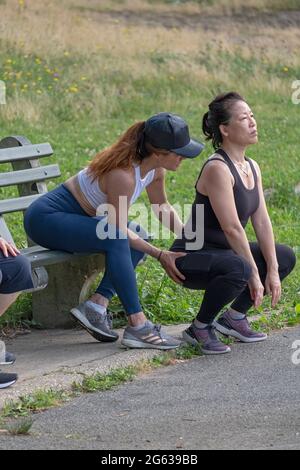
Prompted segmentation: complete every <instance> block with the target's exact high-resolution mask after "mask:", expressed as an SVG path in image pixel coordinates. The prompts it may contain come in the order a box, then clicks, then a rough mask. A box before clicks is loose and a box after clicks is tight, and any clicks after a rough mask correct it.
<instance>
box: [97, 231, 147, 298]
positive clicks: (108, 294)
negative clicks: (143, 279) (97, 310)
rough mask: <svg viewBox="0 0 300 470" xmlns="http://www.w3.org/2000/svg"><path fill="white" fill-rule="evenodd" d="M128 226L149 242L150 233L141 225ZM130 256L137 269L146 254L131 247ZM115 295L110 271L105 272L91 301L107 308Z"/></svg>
mask: <svg viewBox="0 0 300 470" xmlns="http://www.w3.org/2000/svg"><path fill="white" fill-rule="evenodd" d="M128 226H129V228H130V230H132V231H133V232H135V233H136V234H138V235H139V237H140V238H142V239H143V240H148V233H147V232H146V230H144V229H143V228H142V227H141V226H140V225H138V224H136V223H134V222H130V223H129V224H128ZM130 254H131V262H132V266H133V268H134V269H135V268H136V266H137V265H138V263H139V262H140V261H141V259H142V258H143V257H144V253H143V252H142V251H138V250H135V249H134V248H132V247H130ZM115 293H116V291H115V289H114V287H113V285H112V282H111V279H110V275H109V271H107V270H105V273H104V276H103V278H102V280H101V282H100V284H99V286H98V287H97V289H96V292H95V294H94V295H93V297H92V298H91V300H92V301H93V302H96V303H99V304H100V305H104V306H105V307H107V305H108V302H109V301H110V300H111V298H112V297H113V296H114V295H115ZM98 296H99V297H98ZM103 298H104V299H103Z"/></svg>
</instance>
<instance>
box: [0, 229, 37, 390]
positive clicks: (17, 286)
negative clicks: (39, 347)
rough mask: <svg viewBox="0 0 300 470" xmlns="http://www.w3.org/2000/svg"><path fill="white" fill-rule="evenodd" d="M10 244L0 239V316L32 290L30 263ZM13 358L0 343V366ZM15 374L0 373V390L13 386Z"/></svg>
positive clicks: (12, 361)
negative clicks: (22, 294)
mask: <svg viewBox="0 0 300 470" xmlns="http://www.w3.org/2000/svg"><path fill="white" fill-rule="evenodd" d="M19 253H20V252H19V250H18V249H17V248H15V247H14V246H13V245H12V244H11V243H8V242H7V241H6V240H4V239H3V238H1V237H0V316H1V315H3V314H4V313H5V312H6V310H7V309H8V307H9V306H10V305H11V304H12V303H13V302H14V301H15V300H16V298H17V297H18V295H19V293H20V292H21V291H22V290H26V289H32V288H33V283H32V278H31V268H30V263H29V261H28V260H27V258H25V257H24V256H22V255H20V254H19ZM14 362H15V356H14V354H12V353H9V352H6V350H5V344H4V343H3V341H0V365H10V364H13V363H14ZM17 378H18V377H17V374H6V373H4V372H0V389H1V388H6V387H9V386H10V385H13V384H14V383H15V382H16V380H17Z"/></svg>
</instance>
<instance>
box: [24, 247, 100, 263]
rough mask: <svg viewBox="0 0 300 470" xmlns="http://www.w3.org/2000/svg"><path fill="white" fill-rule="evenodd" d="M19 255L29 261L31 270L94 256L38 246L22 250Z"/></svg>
mask: <svg viewBox="0 0 300 470" xmlns="http://www.w3.org/2000/svg"><path fill="white" fill-rule="evenodd" d="M21 253H22V254H23V255H24V256H26V258H28V259H29V261H30V263H31V267H32V268H37V267H39V266H49V265H51V264H57V263H62V262H64V261H71V260H73V259H74V257H80V256H88V255H90V256H92V255H94V256H96V254H95V253H68V252H67V251H59V250H48V248H43V247H42V246H38V245H35V246H32V247H29V248H24V249H23V250H21Z"/></svg>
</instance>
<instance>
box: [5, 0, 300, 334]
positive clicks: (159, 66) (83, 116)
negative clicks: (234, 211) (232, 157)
mask: <svg viewBox="0 0 300 470" xmlns="http://www.w3.org/2000/svg"><path fill="white" fill-rule="evenodd" d="M156 3H159V2H152V9H155V8H156V6H155V5H156ZM180 3H182V6H181V8H182V11H183V12H184V8H185V6H184V3H185V2H180ZM186 3H187V4H189V3H191V2H186ZM200 3H201V2H200ZM203 3H211V2H203ZM236 3H237V2H236ZM106 4H109V2H106ZM258 4H259V5H261V6H265V5H266V4H267V2H262V1H261V2H257V5H258ZM281 4H282V2H281V3H280V2H278V1H277V2H275V1H273V2H269V3H268V5H269V8H270V9H272V8H274V9H277V8H279V7H280V5H281ZM81 5H82V6H86V5H87V3H85V2H84V1H82V2H81ZM293 5H294V3H293V2H289V3H287V2H285V6H286V9H288V8H292V7H293ZM114 6H116V4H114ZM187 6H188V5H187ZM281 7H282V8H284V5H281ZM27 8H29V7H27ZM61 8H64V9H65V10H66V11H69V13H70V14H71V11H72V9H71V7H70V9H69V10H68V8H69V7H68V2H66V6H61ZM120 8H122V4H121V3H120ZM170 8H172V5H171V4H170ZM50 14H51V12H49V15H50ZM76 14H77V13H76ZM141 14H142V12H141ZM17 19H18V17H16V20H17ZM41 21H44V18H43V19H42V20H41ZM82 21H83V20H82ZM20 24H21V26H20V28H22V24H23V23H20ZM90 27H91V26H90V24H89V26H88V28H90ZM92 27H93V28H97V27H98V28H99V35H100V36H99V38H97V41H98V42H99V46H97V47H98V48H97V47H96V45H95V43H94V42H91V44H90V48H88V47H87V43H83V44H82V49H80V46H81V45H80V44H74V47H73V45H72V44H71V45H70V44H68V45H67V46H66V47H65V49H64V48H58V49H57V50H56V47H55V43H54V42H51V41H52V40H51V39H49V43H48V44H47V45H44V46H43V47H44V48H45V50H44V51H43V50H41V48H42V46H40V44H38V43H37V44H31V45H30V47H31V50H29V51H28V50H24V47H25V46H26V45H25V46H24V45H23V44H21V42H20V40H19V39H18V38H17V37H15V38H14V37H11V36H9V34H11V33H9V34H8V35H7V36H5V35H2V36H1V35H0V46H1V47H0V80H4V81H5V83H6V88H7V106H6V107H5V106H0V126H1V136H2V137H4V136H7V135H12V134H21V135H25V136H26V137H28V138H29V139H30V140H31V141H32V142H36V143H37V142H45V141H49V142H50V143H51V145H52V146H53V148H54V152H55V153H54V159H53V160H55V161H57V162H58V163H59V165H60V168H61V172H62V177H61V178H59V179H58V180H56V181H53V182H51V183H50V184H49V189H52V188H54V187H55V186H56V185H57V184H58V183H59V182H61V181H64V180H65V179H66V178H68V177H69V176H70V175H72V174H75V173H76V172H77V171H78V170H79V169H81V168H82V167H83V166H85V165H86V164H87V162H88V161H89V160H90V159H91V158H92V157H93V155H94V154H95V153H96V152H97V151H98V150H100V149H101V148H103V147H105V146H107V145H109V144H111V143H112V142H114V141H115V139H116V138H117V137H118V135H119V134H120V133H121V132H123V131H124V130H126V129H127V128H128V127H129V126H130V125H131V124H132V123H133V122H134V121H137V120H139V119H146V118H147V117H148V116H150V115H151V114H153V113H155V112H158V111H162V110H170V111H172V112H175V113H178V114H181V115H183V116H184V117H185V118H186V119H187V121H188V122H189V125H190V128H191V134H192V135H194V136H195V137H198V138H199V139H200V140H201V139H202V140H203V136H202V133H201V117H202V115H203V113H204V112H205V111H206V109H207V104H208V103H209V101H210V100H211V99H212V98H213V96H214V95H215V94H216V93H218V92H220V91H224V90H231V89H235V90H237V91H239V92H240V93H241V94H242V95H244V96H245V97H246V99H247V101H248V102H249V103H250V105H251V106H252V108H253V110H254V112H255V115H256V117H257V121H258V126H259V135H260V142H259V144H258V145H257V146H255V147H253V148H250V149H249V152H248V154H249V156H251V157H252V158H254V159H255V160H257V161H258V163H259V164H260V166H261V169H262V173H263V179H264V187H265V188H267V189H270V188H271V189H272V190H273V193H272V196H271V198H270V199H269V200H268V209H269V213H270V216H271V220H272V222H273V226H274V232H275V237H276V240H277V241H278V242H280V243H286V244H289V245H290V246H292V247H300V230H299V225H300V220H299V213H300V196H299V195H296V194H295V193H294V187H295V185H296V184H297V183H299V181H300V154H299V139H298V135H299V132H298V130H299V112H300V105H298V106H296V105H293V104H292V102H291V94H292V89H291V83H292V81H293V80H295V79H297V78H298V79H299V78H300V61H299V58H298V55H299V54H298V52H297V49H296V48H295V47H294V41H295V38H294V35H293V34H292V33H291V35H290V36H288V31H285V33H284V34H286V35H287V36H286V39H285V41H286V43H285V46H284V47H285V48H286V49H287V50H288V53H285V54H284V53H283V49H282V47H283V45H282V44H283V43H282V42H281V41H280V38H279V37H278V39H277V36H278V35H277V36H276V35H275V32H276V31H275V30H270V29H269V30H268V31H269V33H270V34H271V33H272V34H273V36H272V37H273V38H274V44H272V46H271V45H269V44H268V43H265V42H264V39H261V43H255V40H256V37H255V36H256V35H257V37H259V34H261V35H263V34H264V30H263V28H261V30H257V29H255V26H251V27H253V28H254V29H253V31H252V32H251V31H249V29H248V30H247V31H246V30H245V31H243V30H237V32H236V37H237V38H238V39H239V40H236V43H235V42H234V41H232V37H231V31H226V30H224V31H223V33H222V34H223V35H218V34H217V33H216V34H215V36H214V40H213V41H212V40H211V38H210V37H209V35H208V36H207V37H206V36H204V35H202V33H201V31H199V32H197V31H196V32H195V31H187V32H184V31H183V32H181V31H175V32H172V31H170V30H167V29H164V28H163V27H161V26H160V27H157V28H156V29H151V27H150V26H149V27H145V28H142V27H141V30H140V31H141V36H140V38H141V41H142V40H144V41H146V42H145V43H142V42H141V45H140V46H139V43H138V41H137V38H138V33H139V30H138V29H134V28H131V29H130V28H127V27H126V24H125V25H123V24H120V25H115V26H113V27H112V28H113V29H107V31H106V29H105V28H111V26H107V25H106V23H104V25H99V26H97V25H95V24H92ZM74 28H76V25H75V23H74ZM101 28H102V29H101ZM249 28H250V26H249ZM95 31H96V30H95ZM103 31H104V32H106V34H107V44H106V43H105V42H103V41H102V39H103V38H102V37H101V34H103ZM21 32H22V31H21ZM269 33H268V34H269ZM20 34H21V33H20ZM66 34H67V35H68V34H69V35H71V31H70V32H67V33H66ZM78 34H79V33H78ZM86 34H88V30H86ZM179 34H182V35H183V36H180V38H179V37H178V39H177V36H178V35H179ZM197 34H198V35H199V37H198V36H197ZM251 34H252V36H251ZM130 35H132V41H131V40H130V38H131V36H130ZM251 37H252V39H251V41H250V42H249V38H251ZM81 38H82V36H81ZM118 38H119V39H118ZM128 38H129V39H128ZM145 38H146V39H145ZM197 38H198V39H197ZM243 40H244V41H246V43H247V47H246V46H244V45H243ZM147 41H148V42H147ZM170 41H171V44H172V47H169V44H170ZM257 41H259V39H257ZM276 41H277V42H276ZM98 42H97V43H98ZM257 44H258V45H257ZM259 45H260V46H259ZM26 47H27V46H26ZM28 47H29V46H28ZM46 47H47V49H46ZM276 47H277V49H276ZM277 50H278V52H277ZM211 152H212V148H211V147H210V145H207V148H206V150H205V151H204V152H203V154H202V155H201V157H200V158H198V159H195V160H193V161H185V162H184V163H183V165H182V167H181V168H180V170H179V171H178V172H177V173H169V174H168V175H167V192H168V198H169V200H170V202H171V203H173V204H175V203H180V204H183V203H192V201H193V198H194V188H193V186H194V183H195V180H196V177H197V175H198V173H199V170H200V168H201V166H202V164H203V162H204V160H205V159H206V158H207V157H208V156H209V154H210V153H211ZM49 163H50V160H49ZM4 168H5V167H3V169H2V171H4ZM6 168H7V167H6ZM13 194H15V192H14V190H8V189H5V190H0V197H1V198H4V197H6V196H7V195H13ZM142 201H144V202H146V203H147V201H146V197H145V196H143V198H142ZM7 219H8V221H9V225H10V227H12V228H13V233H14V236H15V240H16V242H17V244H18V245H19V246H20V247H23V246H25V235H24V232H23V229H22V228H21V224H22V221H21V217H20V216H18V215H12V216H9V217H8V218H7ZM247 233H248V236H249V239H251V240H253V239H254V234H253V230H252V229H251V227H249V228H248V229H247ZM171 242H172V239H170V240H162V241H155V242H154V243H155V244H156V245H158V246H161V247H162V248H168V247H169V246H170V244H171ZM297 256H298V257H299V251H298V252H297ZM298 264H299V263H298ZM298 264H297V266H296V269H295V270H294V272H293V274H292V275H291V276H289V278H288V279H287V280H286V281H284V283H283V296H282V300H281V302H280V303H279V304H278V306H277V307H276V308H275V309H274V312H273V313H274V315H281V312H282V310H284V311H287V312H288V313H287V315H289V316H290V317H291V318H292V317H293V315H294V309H295V306H296V305H297V304H299V302H300V298H299V281H300V271H299V265H298ZM137 278H138V285H139V292H140V297H141V302H142V304H143V307H144V309H145V312H146V314H147V315H148V316H149V317H150V318H151V319H152V320H154V321H159V322H162V323H178V322H188V321H190V320H191V318H193V316H194V315H195V314H196V313H197V311H198V309H199V305H200V302H201V299H202V297H203V293H202V292H196V291H188V290H186V289H183V288H181V287H180V286H178V285H176V284H174V283H173V282H172V281H171V280H170V279H168V278H167V277H166V276H165V274H164V272H163V270H162V268H161V267H160V265H159V264H158V263H157V262H156V261H154V260H152V259H148V260H147V262H146V263H145V264H144V265H143V266H142V267H139V268H138V270H137ZM112 308H113V310H114V311H115V312H117V311H119V310H122V309H121V307H120V305H119V303H118V301H117V300H114V301H113V303H112ZM262 309H263V311H268V310H269V299H265V300H264V303H263V305H262ZM252 313H255V312H254V311H252ZM30 315H31V296H29V295H26V296H25V295H23V296H21V297H20V298H19V300H18V301H17V302H16V303H15V305H13V306H12V307H11V309H10V311H9V312H8V313H7V315H5V317H4V318H3V319H1V323H0V325H5V322H10V323H13V324H14V325H17V324H18V323H19V322H20V321H22V320H24V319H25V320H30ZM119 318H121V319H122V314H121V316H120V317H119Z"/></svg>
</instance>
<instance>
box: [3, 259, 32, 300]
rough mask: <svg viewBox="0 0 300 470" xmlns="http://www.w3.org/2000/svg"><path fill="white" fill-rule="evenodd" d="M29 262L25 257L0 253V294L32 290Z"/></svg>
mask: <svg viewBox="0 0 300 470" xmlns="http://www.w3.org/2000/svg"><path fill="white" fill-rule="evenodd" d="M32 288H33V283H32V278H31V267H30V262H29V261H28V259H27V258H25V256H22V255H18V256H8V257H7V258H6V257H5V256H4V254H3V253H2V252H1V251H0V294H13V293H14V292H21V291H22V290H27V289H32Z"/></svg>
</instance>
